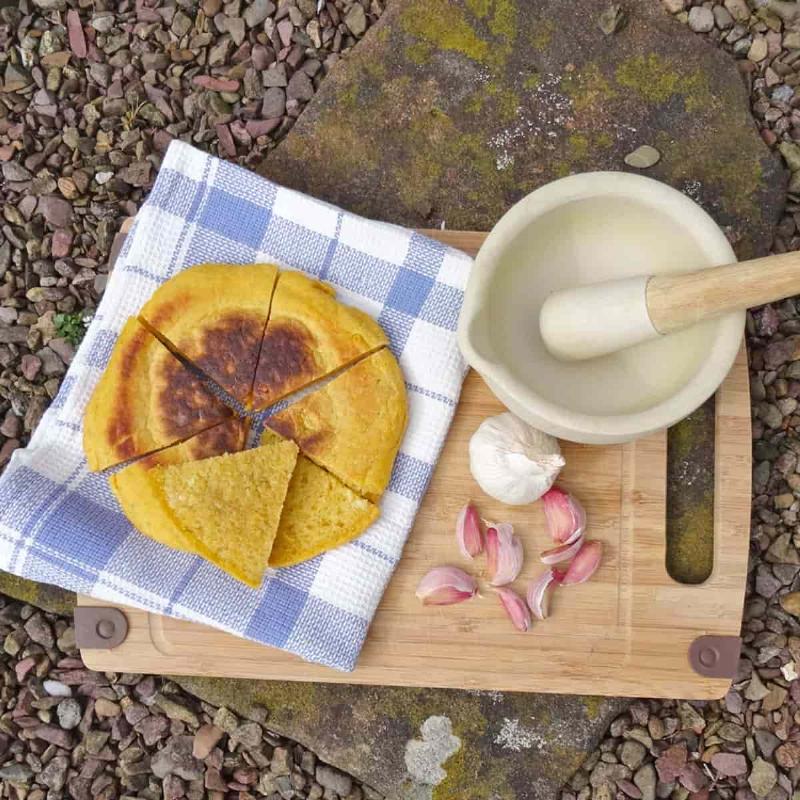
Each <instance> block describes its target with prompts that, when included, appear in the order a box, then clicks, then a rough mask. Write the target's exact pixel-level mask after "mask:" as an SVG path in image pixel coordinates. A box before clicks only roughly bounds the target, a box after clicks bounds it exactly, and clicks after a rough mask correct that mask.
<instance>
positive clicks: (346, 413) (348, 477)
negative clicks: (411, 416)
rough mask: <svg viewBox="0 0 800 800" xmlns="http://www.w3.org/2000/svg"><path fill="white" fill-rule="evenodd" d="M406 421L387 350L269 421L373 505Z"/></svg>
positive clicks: (399, 377) (399, 378)
mask: <svg viewBox="0 0 800 800" xmlns="http://www.w3.org/2000/svg"><path fill="white" fill-rule="evenodd" d="M406 421H407V405H406V389H405V384H404V382H403V374H402V372H401V371H400V366H399V365H398V363H397V360H396V359H395V357H394V356H393V355H392V353H391V352H390V351H389V350H388V349H383V350H379V351H378V352H377V353H373V354H372V355H369V356H367V357H366V358H365V359H363V360H362V361H359V362H358V363H357V364H355V365H354V366H352V367H350V369H348V370H346V371H345V372H343V373H342V374H341V375H338V376H337V377H335V378H334V379H333V380H332V381H331V382H330V383H328V384H326V385H324V386H322V387H321V388H319V389H317V390H316V391H313V392H311V393H310V394H307V395H306V396H305V397H302V398H301V399H299V400H297V401H296V402H294V403H292V404H291V405H289V406H287V407H286V408H285V409H284V410H283V411H279V412H278V413H277V414H273V415H272V416H271V417H269V419H267V423H266V424H267V427H269V428H271V429H272V430H273V431H276V432H277V433H279V434H280V435H281V436H284V437H285V438H287V439H292V440H293V441H294V442H296V443H297V445H298V446H299V447H300V451H301V452H302V453H303V454H304V455H306V456H308V457H309V458H310V459H311V460H312V461H314V462H315V463H317V464H319V465H320V466H322V467H324V468H325V469H326V470H328V471H329V472H331V473H333V474H334V475H335V476H336V477H337V478H339V479H340V480H342V481H344V483H346V484H347V485H348V486H349V487H350V488H351V489H354V490H355V491H356V492H358V494H360V495H363V496H364V497H366V498H367V499H369V500H372V501H373V502H375V501H377V500H378V498H379V497H380V496H381V495H382V494H383V492H384V490H385V489H386V487H387V486H388V484H389V478H390V477H391V475H392V466H393V464H394V460H395V457H396V455H397V451H398V449H399V448H400V443H401V441H402V438H403V433H404V431H405V428H406Z"/></svg>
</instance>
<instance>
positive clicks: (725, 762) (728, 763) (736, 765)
mask: <svg viewBox="0 0 800 800" xmlns="http://www.w3.org/2000/svg"><path fill="white" fill-rule="evenodd" d="M711 766H712V767H713V768H714V769H715V770H716V771H717V773H718V774H719V775H721V776H722V777H734V778H735V777H737V776H739V775H745V774H746V773H747V759H746V758H745V757H744V756H743V755H741V754H740V753H715V754H714V755H713V756H712V757H711Z"/></svg>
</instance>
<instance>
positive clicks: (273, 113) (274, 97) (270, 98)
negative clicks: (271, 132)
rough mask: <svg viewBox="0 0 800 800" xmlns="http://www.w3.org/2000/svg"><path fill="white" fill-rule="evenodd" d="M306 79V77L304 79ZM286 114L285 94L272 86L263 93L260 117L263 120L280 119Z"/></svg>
mask: <svg viewBox="0 0 800 800" xmlns="http://www.w3.org/2000/svg"><path fill="white" fill-rule="evenodd" d="M306 79H307V77H306ZM285 113H286V93H285V92H284V90H283V89H281V88H280V87H278V86H272V87H270V88H269V89H267V91H266V92H264V99H263V100H262V102H261V116H262V117H264V119H274V118H275V117H282V116H283V115H284V114H285Z"/></svg>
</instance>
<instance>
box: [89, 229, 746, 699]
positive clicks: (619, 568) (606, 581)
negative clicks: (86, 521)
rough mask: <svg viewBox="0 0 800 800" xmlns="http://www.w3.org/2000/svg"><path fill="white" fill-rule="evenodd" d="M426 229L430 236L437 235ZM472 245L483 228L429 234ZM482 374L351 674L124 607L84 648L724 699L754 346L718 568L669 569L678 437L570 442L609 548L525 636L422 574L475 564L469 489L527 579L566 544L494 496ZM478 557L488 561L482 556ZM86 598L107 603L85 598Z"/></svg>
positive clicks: (144, 661)
mask: <svg viewBox="0 0 800 800" xmlns="http://www.w3.org/2000/svg"><path fill="white" fill-rule="evenodd" d="M426 233H428V232H427V231H426ZM430 233H431V234H432V235H436V236H437V237H438V238H442V239H445V235H444V234H445V233H446V241H447V243H448V244H452V245H454V246H457V247H461V248H462V249H464V250H466V251H468V252H470V251H472V252H474V249H475V248H476V247H477V246H478V245H479V239H480V236H481V235H480V234H472V233H470V234H466V235H463V236H462V235H461V234H459V233H458V232H430ZM503 410H504V409H503V406H502V405H501V404H500V402H499V401H498V400H497V399H496V398H495V397H494V396H493V395H492V394H491V392H490V391H489V389H488V388H487V387H486V385H485V384H484V382H483V381H482V380H481V378H480V377H479V376H478V375H477V374H476V373H475V372H470V373H469V375H468V376H467V379H466V382H465V385H464V391H463V394H462V398H461V402H460V404H459V407H458V411H457V413H456V418H455V421H454V423H453V426H452V428H451V430H450V433H449V435H448V438H447V441H446V443H445V447H444V449H443V452H442V455H441V458H440V461H439V464H438V465H437V468H436V470H435V472H434V475H433V479H432V481H431V486H430V489H429V491H428V493H427V495H426V497H425V500H424V502H423V504H422V506H421V508H420V511H419V514H418V516H417V520H416V524H415V526H414V529H413V531H412V532H411V535H410V537H409V540H408V543H407V545H406V548H405V551H404V553H403V558H402V560H401V562H400V564H399V565H398V568H397V570H396V572H395V575H394V577H393V578H392V580H391V583H390V585H389V588H388V590H387V592H386V594H385V595H384V598H383V600H382V602H381V604H380V607H379V608H378V612H377V614H376V616H375V619H374V622H373V624H372V626H371V628H370V633H369V636H368V639H367V642H366V645H365V647H364V650H363V652H362V655H361V658H360V660H359V664H358V667H357V668H356V670H355V671H354V672H352V673H342V672H337V671H335V670H331V669H327V668H325V667H321V666H318V665H314V664H309V663H306V662H303V661H301V660H300V659H299V658H297V657H295V656H292V655H290V654H288V653H285V652H283V651H279V650H274V649H270V648H267V647H264V646H261V645H258V644H255V643H252V642H248V641H245V640H243V639H239V638H236V637H234V636H231V635H229V634H226V633H223V632H221V631H219V630H215V629H211V628H207V627H204V626H202V625H198V624H195V623H189V622H185V621H180V620H176V619H172V618H168V617H162V616H159V615H157V614H150V613H147V612H143V611H139V610H135V609H125V613H126V614H127V616H128V620H129V623H130V633H129V635H128V638H127V639H126V641H125V642H124V643H123V644H122V645H120V646H119V647H118V648H116V649H115V650H111V651H102V650H84V651H83V657H84V659H85V661H86V663H87V665H88V666H90V667H91V668H93V669H98V670H114V671H127V672H145V673H168V674H189V675H219V676H230V677H244V678H262V679H280V680H299V681H322V682H336V683H357V684H358V683H361V684H390V685H408V686H437V687H454V688H474V689H498V690H519V691H536V692H559V693H591V694H604V695H627V696H648V697H657V696H660V697H683V698H697V699H700V698H717V697H721V696H722V695H724V694H725V692H726V691H727V689H728V686H729V683H730V682H729V681H728V680H726V679H708V678H704V677H702V676H700V675H698V674H697V673H695V672H694V671H693V670H692V668H691V667H690V665H689V662H688V660H687V650H688V647H689V645H690V643H691V642H692V641H693V640H694V639H695V638H696V637H697V636H700V635H703V634H718V635H727V636H738V634H739V628H740V620H741V611H742V604H743V601H744V590H745V577H746V569H747V558H748V540H749V535H748V532H749V513H750V405H749V391H748V380H747V364H746V356H745V353H744V350H742V352H741V353H740V355H739V357H738V359H737V361H736V364H735V365H734V367H733V369H732V371H731V373H730V375H729V376H728V378H727V379H726V381H725V383H724V384H723V385H722V387H721V388H720V391H719V392H718V395H717V412H716V413H717V419H716V456H715V457H716V463H715V475H716V487H715V491H716V494H715V501H716V502H715V521H714V525H715V541H714V568H713V571H712V574H711V576H710V578H709V579H708V580H707V581H706V582H705V583H703V584H701V585H693V586H689V585H682V584H678V583H676V582H675V581H674V580H673V579H672V578H670V577H669V575H668V574H667V571H666V566H665V552H666V543H665V513H666V510H665V497H666V488H665V463H666V433H665V432H661V433H658V434H655V435H653V436H650V437H648V438H646V439H641V440H638V441H636V442H633V443H629V444H625V445H613V446H606V447H595V446H589V445H578V444H571V443H564V444H563V451H564V454H565V456H566V459H567V466H566V468H565V469H564V471H563V473H562V478H561V480H560V484H561V485H563V486H565V487H566V488H568V489H569V490H570V491H573V492H575V494H576V495H577V496H578V497H580V498H581V500H582V501H583V503H584V504H585V506H586V509H587V514H588V520H589V523H588V533H589V535H590V536H591V537H592V538H597V539H601V540H602V541H603V542H604V546H605V556H604V560H603V563H602V566H601V567H600V569H599V571H598V572H597V574H596V575H595V577H594V578H593V579H592V581H591V582H589V583H587V584H583V585H581V586H576V587H568V588H561V589H558V590H557V591H556V593H555V594H554V596H553V599H552V602H551V611H552V616H551V617H550V618H549V619H547V620H545V621H544V622H536V623H535V624H534V626H533V628H532V630H531V631H529V632H528V633H525V634H523V633H519V632H517V631H515V630H514V629H513V628H512V626H511V624H510V623H509V622H508V620H507V619H506V617H505V613H504V611H503V610H502V608H501V607H500V605H499V603H498V601H497V599H496V597H495V596H494V595H493V594H492V592H491V591H490V590H486V591H483V596H482V597H480V598H477V599H475V600H473V601H470V602H468V603H462V604H460V605H456V606H449V607H440V608H423V607H422V606H421V605H420V604H419V602H418V601H417V600H416V598H415V596H414V590H415V588H416V585H417V583H418V581H419V579H420V578H421V576H422V575H423V574H424V573H425V572H426V571H427V570H428V569H429V568H430V567H432V566H434V565H436V564H441V563H448V562H449V563H453V564H461V565H464V564H463V561H462V559H461V557H460V556H459V554H458V550H457V547H456V545H455V541H454V536H453V531H454V525H455V519H456V515H457V513H458V511H459V509H460V508H461V507H462V506H463V504H464V503H465V502H467V501H468V500H472V501H473V502H475V503H476V504H477V506H478V508H479V511H480V513H481V515H482V516H483V517H484V518H487V519H494V520H506V521H510V522H513V523H514V525H515V528H516V530H517V532H518V533H519V534H520V536H521V537H522V540H523V543H524V547H525V551H526V556H527V557H526V565H525V569H524V570H523V575H522V578H521V579H520V580H518V581H517V582H516V583H515V588H517V589H518V590H519V591H520V592H524V590H525V587H526V585H527V582H528V581H529V580H530V579H531V578H532V577H533V576H535V575H537V574H539V572H540V571H541V570H542V569H543V567H542V565H540V564H539V563H538V558H537V555H538V553H539V551H540V550H543V549H545V548H547V547H548V546H551V544H550V542H549V540H548V536H547V534H546V531H545V527H544V515H543V512H542V507H541V504H540V503H537V504H534V505H531V506H526V507H522V508H512V507H508V506H503V505H502V504H500V503H498V502H496V501H493V500H491V499H490V498H488V497H487V496H486V495H484V494H483V493H482V492H481V491H480V489H479V488H478V486H477V484H476V483H475V482H474V480H473V479H472V477H471V475H470V472H469V464H468V455H467V443H468V441H469V438H470V436H471V435H472V433H473V432H474V431H475V429H476V428H477V427H478V425H479V424H480V422H481V421H482V420H483V419H485V418H486V417H487V416H489V415H492V414H497V413H499V412H501V411H503ZM475 567H476V568H478V569H481V568H483V567H484V564H483V562H482V561H481V560H478V561H477V562H476V564H475ZM80 604H81V605H107V603H104V602H103V601H97V600H93V599H90V598H86V597H82V598H80Z"/></svg>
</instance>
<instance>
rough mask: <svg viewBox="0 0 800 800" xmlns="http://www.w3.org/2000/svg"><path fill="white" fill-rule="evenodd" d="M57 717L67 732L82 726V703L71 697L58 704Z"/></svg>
mask: <svg viewBox="0 0 800 800" xmlns="http://www.w3.org/2000/svg"><path fill="white" fill-rule="evenodd" d="M56 715H57V716H58V724H59V725H60V726H61V727H62V728H63V729H64V730H65V731H71V730H72V729H73V728H77V727H78V725H79V724H80V721H81V717H82V716H83V712H82V711H81V706H80V703H78V701H77V700H74V699H73V698H71V697H70V698H68V699H66V700H62V701H61V702H60V703H59V704H58V706H57V708H56Z"/></svg>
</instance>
